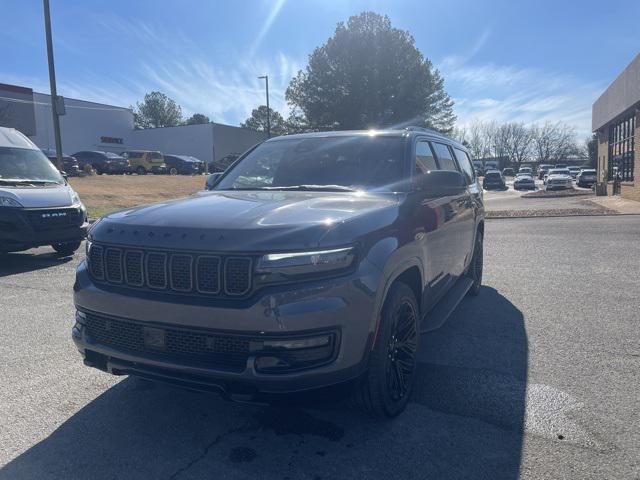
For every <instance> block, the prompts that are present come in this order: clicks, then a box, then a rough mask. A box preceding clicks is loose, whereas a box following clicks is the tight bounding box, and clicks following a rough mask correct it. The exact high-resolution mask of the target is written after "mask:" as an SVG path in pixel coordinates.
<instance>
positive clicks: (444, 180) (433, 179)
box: [417, 170, 467, 198]
mask: <svg viewBox="0 0 640 480" xmlns="http://www.w3.org/2000/svg"><path fill="white" fill-rule="evenodd" d="M417 187H418V190H419V191H421V192H423V193H424V194H425V196H427V197H430V198H435V197H446V196H449V195H459V194H460V193H462V192H463V191H464V189H465V188H466V187H467V185H466V183H465V181H464V177H463V176H462V174H461V173H460V172H456V171H453V170H430V171H428V172H427V173H426V174H424V175H421V176H420V177H419V178H418V185H417Z"/></svg>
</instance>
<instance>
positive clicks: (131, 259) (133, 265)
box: [124, 250, 144, 287]
mask: <svg viewBox="0 0 640 480" xmlns="http://www.w3.org/2000/svg"><path fill="white" fill-rule="evenodd" d="M143 258H144V253H143V252H141V251H140V250H126V252H125V254H124V278H125V282H126V283H127V284H128V285H132V286H134V287H142V286H143V285H144V271H143V268H142V263H143V262H142V259H143Z"/></svg>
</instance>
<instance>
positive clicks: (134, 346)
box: [84, 314, 250, 372]
mask: <svg viewBox="0 0 640 480" xmlns="http://www.w3.org/2000/svg"><path fill="white" fill-rule="evenodd" d="M84 325H85V328H86V333H87V335H88V337H89V340H90V341H91V342H92V343H98V344H101V345H105V346H108V347H112V348H115V349H118V350H124V351H128V352H132V353H150V354H153V355H155V356H157V357H160V358H162V357H166V358H170V359H171V361H179V362H181V363H184V364H193V365H200V366H207V367H209V368H211V367H213V368H215V367H220V368H223V369H229V370H234V371H239V372H240V371H242V370H244V369H245V366H246V364H247V358H248V357H249V344H250V337H244V336H236V335H225V334H218V333H210V332H206V333H205V332H200V331H197V330H189V329H182V328H162V329H161V330H162V332H163V334H164V340H165V341H164V346H163V347H157V346H152V345H150V344H149V343H148V342H147V343H145V328H151V329H156V327H155V326H154V327H145V325H143V324H141V323H138V322H131V321H128V320H121V319H112V318H107V317H103V316H100V315H96V314H87V315H86V319H85V320H84Z"/></svg>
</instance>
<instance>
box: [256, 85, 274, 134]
mask: <svg viewBox="0 0 640 480" xmlns="http://www.w3.org/2000/svg"><path fill="white" fill-rule="evenodd" d="M258 78H259V79H260V80H262V79H264V81H265V85H266V89H267V138H271V110H270V109H269V75H263V76H261V77H258Z"/></svg>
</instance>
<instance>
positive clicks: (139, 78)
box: [0, 1, 302, 124]
mask: <svg viewBox="0 0 640 480" xmlns="http://www.w3.org/2000/svg"><path fill="white" fill-rule="evenodd" d="M282 3H284V2H283V1H280V2H278V3H276V4H275V5H274V7H273V9H272V11H271V15H270V16H269V18H267V20H266V21H265V25H264V27H263V29H262V31H261V35H262V36H263V37H264V35H266V33H267V31H268V29H269V26H270V25H271V23H273V19H275V17H276V16H277V13H278V11H279V9H280V8H282ZM95 21H96V26H97V27H96V28H98V29H101V33H103V34H104V35H106V36H108V37H113V38H117V39H118V41H121V42H123V43H125V44H137V45H143V46H144V48H141V49H137V50H136V55H138V56H139V63H138V64H137V66H136V68H134V69H132V68H127V69H124V70H123V69H120V70H118V69H113V70H112V71H111V72H110V74H109V75H108V76H105V75H103V74H97V73H95V72H93V71H91V70H89V69H86V70H80V71H76V72H75V75H74V78H73V79H67V78H65V77H64V75H59V80H58V91H59V93H60V94H61V95H63V96H66V97H72V98H79V99H83V100H89V101H94V102H100V103H107V104H112V105H118V106H125V107H126V106H129V105H135V103H136V102H137V101H140V100H141V99H142V98H143V96H144V94H145V93H147V92H149V91H152V90H160V91H162V92H164V93H166V94H167V95H169V96H170V97H171V98H173V99H174V100H175V101H176V102H177V103H178V104H179V105H181V106H182V110H183V114H184V115H185V116H189V115H191V114H193V113H196V112H198V113H204V114H206V115H208V116H209V117H210V118H211V120H213V121H217V122H221V123H230V124H238V123H239V122H241V121H243V120H244V119H246V118H247V117H248V116H249V115H250V114H251V111H252V110H253V109H254V108H257V107H258V106H259V105H262V104H264V103H265V91H264V81H262V80H259V79H258V78H257V77H258V76H260V75H269V97H270V98H269V100H270V105H271V107H272V108H274V109H275V110H278V111H280V112H281V113H282V114H283V115H285V114H286V113H287V111H288V108H287V105H286V101H285V95H284V94H285V90H286V88H287V86H288V84H289V81H290V80H291V78H292V77H293V76H294V75H295V74H296V73H297V72H298V70H299V69H300V68H301V67H302V65H301V62H300V61H298V60H297V59H294V58H291V57H290V56H288V55H286V54H285V53H283V52H275V53H273V54H272V55H271V56H269V57H251V56H248V55H247V52H246V51H245V52H240V51H238V52H229V54H228V56H229V58H236V59H237V60H236V61H235V62H233V63H232V64H231V66H229V63H230V62H226V64H225V65H220V64H217V63H214V62H213V61H212V60H211V57H210V55H208V54H207V52H206V51H204V49H203V48H204V47H202V46H200V45H197V44H196V43H195V42H193V41H191V40H190V39H189V38H188V36H187V35H185V34H184V32H182V31H181V30H180V29H176V28H174V27H172V28H171V36H167V35H166V34H165V32H166V31H167V30H168V29H167V28H164V26H163V25H160V24H154V23H152V22H145V21H132V20H127V19H124V18H122V17H119V16H116V15H110V16H107V17H105V16H101V17H96V19H95ZM0 81H4V82H8V83H16V84H21V85H26V86H31V87H32V88H34V89H35V90H37V91H41V92H45V93H46V92H48V91H49V86H48V83H47V82H46V81H43V80H42V79H36V78H26V77H16V76H14V75H11V74H10V73H9V72H6V74H5V73H3V72H2V71H1V69H0Z"/></svg>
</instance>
